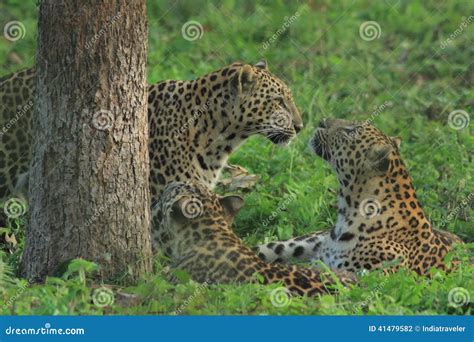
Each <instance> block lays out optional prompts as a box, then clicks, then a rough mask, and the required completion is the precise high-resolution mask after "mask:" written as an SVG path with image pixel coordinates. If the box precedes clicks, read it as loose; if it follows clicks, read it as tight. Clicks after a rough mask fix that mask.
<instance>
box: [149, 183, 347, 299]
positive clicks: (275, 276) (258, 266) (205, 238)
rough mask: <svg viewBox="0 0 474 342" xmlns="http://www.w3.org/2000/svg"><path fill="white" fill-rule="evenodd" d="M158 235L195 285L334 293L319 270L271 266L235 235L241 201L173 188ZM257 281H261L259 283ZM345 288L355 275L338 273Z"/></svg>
mask: <svg viewBox="0 0 474 342" xmlns="http://www.w3.org/2000/svg"><path fill="white" fill-rule="evenodd" d="M158 206H159V213H160V214H159V219H160V223H161V224H160V225H159V227H160V228H159V229H160V231H159V233H160V234H159V235H160V236H166V239H165V240H164V241H162V246H164V247H165V248H166V249H167V250H168V255H169V257H170V258H171V264H172V268H174V269H180V270H184V271H186V272H187V273H188V274H189V275H190V276H191V277H192V278H193V279H194V280H195V281H198V282H207V283H209V284H216V283H221V284H222V283H248V282H255V281H257V279H258V278H259V277H260V279H261V280H263V282H264V283H265V284H270V283H278V282H279V283H282V284H283V285H284V286H286V287H287V288H288V290H289V291H291V292H292V293H295V294H298V295H308V296H312V295H315V294H318V293H327V292H330V291H331V290H332V289H333V285H334V284H335V279H334V278H333V277H331V276H329V274H322V273H321V272H319V271H317V270H316V269H310V268H303V267H299V266H295V265H283V264H274V265H272V264H269V263H266V262H264V261H262V260H261V259H259V258H258V257H257V256H256V255H255V253H254V252H253V251H252V250H251V249H250V248H248V247H246V246H245V245H244V244H243V243H242V241H241V240H240V239H239V238H238V237H237V236H236V235H235V234H234V232H233V231H232V228H231V222H232V219H233V217H234V216H235V215H236V213H237V212H238V211H239V209H240V208H241V207H242V206H243V200H242V198H240V197H238V196H226V197H220V196H218V195H216V194H214V193H213V192H212V191H211V190H209V188H208V187H207V186H204V185H202V184H197V183H191V182H186V183H183V182H172V183H169V184H168V185H167V186H166V188H165V190H164V192H163V195H162V197H161V199H160V201H159V203H158ZM258 276H259V277H258ZM338 276H339V277H340V278H341V280H342V282H343V283H348V282H352V281H353V279H354V278H353V276H352V275H351V274H348V273H345V272H341V273H338Z"/></svg>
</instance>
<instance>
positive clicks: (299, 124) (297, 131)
mask: <svg viewBox="0 0 474 342" xmlns="http://www.w3.org/2000/svg"><path fill="white" fill-rule="evenodd" d="M293 127H294V128H295V132H296V133H299V132H301V130H302V129H303V124H302V123H297V124H293Z"/></svg>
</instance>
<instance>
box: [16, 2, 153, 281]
mask: <svg viewBox="0 0 474 342" xmlns="http://www.w3.org/2000/svg"><path fill="white" fill-rule="evenodd" d="M146 54H147V23H146V5H145V0H133V1H126V0H106V1H95V0H87V1H76V0H55V1H50V0H42V1H41V2H40V8H39V24H38V53H37V61H36V64H37V79H36V82H37V83H36V89H37V102H36V103H37V107H36V112H35V122H34V126H35V137H34V142H35V146H34V152H33V160H32V164H31V167H30V170H31V171H30V178H29V201H30V210H29V212H30V219H29V224H28V228H27V232H26V246H25V251H24V255H23V259H22V272H23V275H24V276H25V277H27V278H28V279H32V280H43V279H44V278H45V276H47V275H50V274H52V273H54V272H55V270H56V269H57V268H58V266H60V265H62V264H63V263H64V262H67V261H69V260H71V259H73V258H85V259H88V260H92V261H94V262H97V263H98V264H100V265H101V272H102V276H103V277H104V278H105V279H111V278H114V279H116V277H118V276H122V275H127V276H128V278H127V279H128V280H129V281H130V280H133V279H136V278H137V277H139V276H140V275H142V274H144V273H145V272H149V271H150V270H151V255H152V253H151V243H150V233H149V221H150V203H149V201H150V199H149V186H148V174H149V163H148V123H147V83H146Z"/></svg>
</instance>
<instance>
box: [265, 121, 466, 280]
mask: <svg viewBox="0 0 474 342" xmlns="http://www.w3.org/2000/svg"><path fill="white" fill-rule="evenodd" d="M310 146H311V148H312V149H313V151H314V152H315V153H316V154H317V155H318V156H320V157H322V158H323V159H324V160H326V161H327V162H328V163H329V164H330V165H331V166H332V168H333V169H334V170H335V171H336V173H337V178H338V180H339V184H340V190H339V196H338V215H337V222H336V225H335V226H334V227H333V228H332V229H331V230H329V231H322V232H316V233H312V234H308V235H305V236H301V237H297V238H294V239H291V240H288V241H280V242H271V243H267V244H264V245H261V246H259V247H258V248H257V250H258V253H259V256H260V257H261V258H262V259H263V260H266V261H268V262H282V261H289V260H290V259H292V258H297V259H302V260H322V261H323V262H324V263H326V264H327V265H328V266H329V267H331V268H336V269H344V270H348V271H358V270H361V269H367V270H371V269H374V268H380V267H381V266H382V265H384V263H385V265H386V262H389V261H394V263H396V262H399V264H398V266H397V267H399V266H405V267H407V268H409V269H411V270H414V271H416V272H417V273H419V274H427V273H428V271H429V269H430V268H431V267H436V268H439V269H442V270H446V264H445V262H444V261H443V259H444V257H445V256H446V254H447V253H448V252H449V251H450V250H451V249H452V247H453V245H454V244H456V243H462V240H461V239H460V238H459V237H457V236H456V235H454V234H452V233H450V232H447V231H441V230H436V229H433V227H432V226H431V224H430V222H429V221H428V218H427V216H426V215H425V213H424V211H423V209H422V206H421V204H420V202H419V200H418V199H417V197H416V193H415V189H414V187H413V185H412V181H411V179H410V176H409V174H408V171H407V168H406V167H405V164H404V163H403V161H402V160H401V157H400V152H399V146H400V139H399V138H397V137H388V136H386V135H385V134H383V133H382V132H381V131H379V130H378V129H376V128H375V127H374V126H372V125H371V124H370V123H368V122H356V121H345V120H337V119H326V120H322V121H321V122H320V124H319V127H317V129H316V132H315V134H314V137H313V138H312V140H311V142H310ZM397 267H394V269H396V268H397ZM390 269H391V268H390ZM386 270H388V269H387V268H386Z"/></svg>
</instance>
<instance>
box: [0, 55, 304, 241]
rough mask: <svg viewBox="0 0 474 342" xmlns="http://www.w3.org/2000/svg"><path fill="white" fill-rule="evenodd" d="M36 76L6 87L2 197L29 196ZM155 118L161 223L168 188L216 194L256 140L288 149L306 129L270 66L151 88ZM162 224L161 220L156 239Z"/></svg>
mask: <svg viewBox="0 0 474 342" xmlns="http://www.w3.org/2000/svg"><path fill="white" fill-rule="evenodd" d="M35 78H36V70H35V68H30V69H26V70H22V71H19V72H17V73H14V74H13V75H10V76H7V77H4V78H3V79H1V81H0V99H1V100H0V103H1V108H0V109H1V112H0V115H1V117H0V120H1V122H2V124H3V127H2V126H0V139H1V144H0V199H5V198H7V197H9V196H16V194H21V195H22V196H23V197H26V196H27V194H26V192H27V188H28V168H29V163H30V160H31V154H32V145H33V143H32V130H33V127H32V121H33V120H32V118H33V112H34V109H33V107H34V97H35ZM147 115H148V129H149V140H148V147H149V160H150V176H149V183H150V192H151V208H152V215H153V217H156V203H157V202H158V199H159V197H160V195H161V192H162V191H163V189H164V186H165V185H166V184H167V183H169V182H171V181H183V180H196V181H199V182H202V183H203V184H206V185H207V186H208V187H210V188H211V189H212V188H214V187H215V185H216V183H217V180H218V179H219V176H220V173H221V171H222V169H223V167H224V166H225V165H226V163H227V160H228V158H229V156H230V155H231V154H232V153H233V152H234V151H235V150H236V149H237V148H238V147H239V146H240V145H241V144H242V143H243V142H244V141H246V140H247V139H248V138H249V137H250V136H253V135H260V136H263V137H264V138H266V139H268V140H269V141H270V142H271V143H273V144H275V145H277V146H286V145H288V144H289V143H290V142H291V141H292V140H293V139H294V138H295V137H296V135H297V134H298V133H299V132H300V131H301V130H302V128H303V121H302V117H301V114H300V112H299V110H298V108H297V106H296V104H295V102H294V99H293V96H292V92H291V90H290V89H289V87H288V85H287V84H286V83H285V82H283V81H282V80H281V79H280V78H278V77H277V76H276V75H275V74H273V73H272V72H270V70H269V68H268V64H267V62H266V61H264V60H262V61H259V62H258V63H256V64H247V63H240V62H236V63H232V64H230V65H228V66H225V67H223V68H220V69H218V70H215V71H213V72H210V73H209V74H206V75H204V76H201V77H198V78H196V79H193V80H184V81H183V80H165V81H161V82H158V83H156V84H152V85H149V87H148V110H147ZM12 194H13V195H12ZM156 224H157V223H156V220H155V219H153V223H152V227H153V229H152V232H153V236H154V233H155V232H156V229H155V226H156ZM156 241H157V240H156V238H153V245H154V246H155V247H156Z"/></svg>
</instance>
